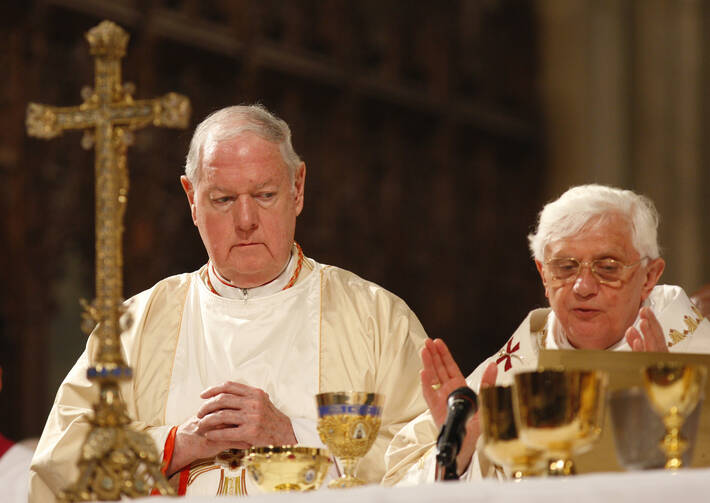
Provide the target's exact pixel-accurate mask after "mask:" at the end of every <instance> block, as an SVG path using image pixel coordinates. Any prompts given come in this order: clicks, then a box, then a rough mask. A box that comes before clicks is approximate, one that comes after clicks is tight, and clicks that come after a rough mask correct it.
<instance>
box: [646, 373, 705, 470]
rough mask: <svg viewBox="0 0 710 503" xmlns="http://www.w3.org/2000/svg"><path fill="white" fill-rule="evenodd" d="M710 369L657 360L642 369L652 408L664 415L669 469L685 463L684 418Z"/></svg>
mask: <svg viewBox="0 0 710 503" xmlns="http://www.w3.org/2000/svg"><path fill="white" fill-rule="evenodd" d="M706 377H707V368H705V367H703V366H701V365H684V364H681V363H673V362H666V363H657V364H654V365H649V366H648V367H646V368H645V369H644V371H643V385H644V389H645V390H646V395H647V396H648V401H649V402H650V403H651V407H653V409H654V410H655V411H656V412H657V413H658V414H659V415H660V416H661V419H662V420H663V425H664V426H665V429H666V434H665V436H664V437H663V439H662V440H661V442H660V447H661V450H662V451H663V452H664V453H665V455H666V465H665V467H666V469H668V470H677V469H678V468H681V467H682V466H683V460H682V458H681V456H682V454H683V452H685V450H686V449H687V448H688V442H687V440H686V439H685V438H684V437H683V435H681V432H680V430H681V428H682V426H683V423H684V422H685V418H686V417H687V416H688V414H690V412H691V411H692V410H693V409H694V408H695V406H696V405H697V403H698V401H699V400H700V397H701V395H702V393H703V391H704V390H705V379H706Z"/></svg>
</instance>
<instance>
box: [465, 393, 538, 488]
mask: <svg viewBox="0 0 710 503" xmlns="http://www.w3.org/2000/svg"><path fill="white" fill-rule="evenodd" d="M478 404H479V407H480V409H479V410H480V411H481V437H482V441H483V452H484V453H485V455H486V456H488V458H489V459H490V460H491V461H493V462H494V463H496V464H498V465H500V466H502V467H503V468H505V469H506V473H509V474H510V475H511V476H512V477H513V479H515V480H521V479H522V478H523V477H530V476H536V475H539V474H540V472H541V471H542V468H543V465H544V459H543V458H542V451H541V450H540V449H534V448H532V447H528V446H527V445H525V444H524V443H523V442H522V441H521V440H520V438H519V436H518V428H517V427H516V425H515V415H514V414H513V393H512V388H511V387H510V386H493V387H490V388H481V391H480V392H479V393H478Z"/></svg>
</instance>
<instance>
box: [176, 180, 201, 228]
mask: <svg viewBox="0 0 710 503" xmlns="http://www.w3.org/2000/svg"><path fill="white" fill-rule="evenodd" d="M180 184H181V185H182V189H183V190H184V191H185V195H186V196H187V202H188V203H189V205H190V214H191V215H192V223H194V224H195V225H197V207H196V206H195V188H194V187H193V185H192V182H191V181H190V180H189V179H188V178H187V177H186V176H185V175H182V176H181V177H180Z"/></svg>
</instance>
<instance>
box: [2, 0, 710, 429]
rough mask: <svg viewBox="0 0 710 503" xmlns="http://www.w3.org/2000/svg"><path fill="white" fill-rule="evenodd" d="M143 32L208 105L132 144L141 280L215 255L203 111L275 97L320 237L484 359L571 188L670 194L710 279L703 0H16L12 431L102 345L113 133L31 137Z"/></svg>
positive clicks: (157, 65) (132, 271)
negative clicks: (108, 40)
mask: <svg viewBox="0 0 710 503" xmlns="http://www.w3.org/2000/svg"><path fill="white" fill-rule="evenodd" d="M103 19H110V20H112V21H114V22H116V23H118V24H119V25H120V26H122V27H123V28H124V29H125V30H126V31H128V32H129V34H130V36H131V38H130V42H129V46H128V54H127V56H126V58H125V59H124V64H123V78H124V81H130V82H133V83H135V85H136V93H135V95H134V96H135V97H136V98H152V97H156V96H159V95H162V94H164V93H166V92H170V91H175V92H180V93H183V94H185V95H187V96H188V97H189V98H190V100H191V101H192V107H193V115H192V119H191V125H190V128H189V130H186V131H182V130H168V129H158V128H146V129H142V130H140V131H138V132H136V134H135V144H134V145H133V146H132V147H130V149H129V153H128V165H129V170H130V175H131V189H130V193H129V203H128V209H127V214H126V231H125V234H124V258H125V264H124V278H125V283H124V285H125V295H126V297H128V296H131V295H133V294H135V293H137V292H139V291H141V290H144V289H145V288H148V287H150V286H151V285H153V284H154V283H155V282H156V281H158V280H159V279H161V278H163V277H165V276H168V275H171V274H177V273H181V272H186V271H192V270H195V269H197V268H199V267H200V266H201V265H202V264H204V263H205V261H206V254H205V252H204V249H203V247H202V245H201V242H200V239H199V235H198V233H197V231H196V229H195V228H194V227H193V226H192V222H191V220H190V217H189V213H188V207H187V203H186V199H185V196H184V194H183V192H182V189H181V187H180V185H179V183H178V177H179V175H180V174H181V173H182V169H183V160H184V156H185V154H186V152H187V146H188V142H189V139H190V136H191V130H192V129H193V128H194V126H195V125H196V124H197V123H198V122H199V121H200V120H202V119H203V118H204V117H205V116H206V115H207V114H208V113H210V112H212V111H214V110H216V109H218V108H221V107H223V106H227V105H231V104H238V103H251V102H255V101H258V102H261V103H263V104H264V105H266V106H267V107H268V108H269V109H271V110H272V111H273V112H275V113H276V114H277V115H279V116H281V117H282V118H284V119H285V120H286V121H287V122H288V123H289V124H290V126H291V128H292V131H293V142H294V146H295V149H296V151H297V152H298V153H299V154H300V155H301V156H302V158H303V159H304V160H305V161H306V164H307V167H308V176H307V179H306V200H305V209H304V211H303V213H302V215H301V216H300V217H299V220H298V225H297V231H296V239H297V241H298V242H299V243H300V244H301V245H302V247H303V249H304V251H305V253H306V255H308V256H310V257H312V258H314V259H316V260H318V261H320V262H323V263H328V264H333V265H338V266H340V267H343V268H346V269H349V270H352V271H353V272H355V273H357V274H358V275H360V276H362V277H364V278H367V279H369V280H371V281H374V282H376V283H379V284H381V285H383V286H384V287H386V288H387V289H389V290H391V291H392V292H394V293H395V294H397V295H399V296H400V297H402V298H403V299H404V300H405V301H406V302H407V303H408V304H409V306H410V307H411V308H412V309H413V310H414V311H415V312H416V313H417V315H418V316H419V318H420V320H421V322H422V324H423V325H424V327H425V328H426V330H427V332H428V334H429V335H430V336H431V337H441V338H443V339H444V340H446V342H447V343H449V345H450V346H451V347H452V350H453V351H454V354H455V356H456V359H457V360H458V361H459V363H460V364H461V367H462V369H463V370H464V372H465V373H468V372H470V371H472V370H473V369H474V368H475V366H476V365H477V364H478V363H479V362H480V361H481V360H483V359H484V358H485V357H487V356H489V355H490V354H492V353H494V352H495V351H497V350H498V348H499V347H500V346H501V345H503V344H504V343H505V341H506V340H507V338H508V337H509V336H510V334H511V333H512V332H513V331H514V329H515V328H516V327H517V326H518V324H519V323H520V322H521V321H522V319H523V318H524V317H525V315H526V314H527V312H528V311H529V310H530V309H532V308H535V307H541V306H545V305H546V302H545V298H544V295H543V290H542V288H541V286H540V283H539V280H538V277H537V272H536V270H535V267H534V264H533V262H532V260H531V259H530V258H529V252H528V249H527V240H526V236H527V234H528V233H529V232H530V231H531V230H532V229H533V228H534V225H535V220H536V215H537V212H538V211H539V210H540V208H541V207H542V205H543V204H544V203H545V202H546V201H547V200H549V199H551V198H554V197H556V196H557V195H559V194H560V193H561V192H562V191H563V190H565V189H566V188H568V187H569V186H570V185H575V184H579V183H590V182H598V183H606V184H612V185H617V186H622V187H625V188H631V189H634V190H637V191H640V192H642V193H644V194H646V195H648V196H650V197H651V198H652V199H653V200H654V201H655V202H656V204H657V206H658V208H659V210H660V212H661V215H662V221H661V244H662V245H663V251H664V255H665V258H666V260H667V261H668V267H667V269H666V273H665V275H664V278H663V281H664V282H668V283H675V284H680V285H682V286H684V287H685V288H686V290H687V291H688V292H692V291H694V290H695V289H697V288H698V287H699V286H700V285H701V284H703V283H707V282H709V281H710V253H709V250H710V238H709V237H708V236H710V232H708V231H710V221H709V219H708V217H707V215H708V210H707V209H705V202H706V201H707V199H708V196H709V195H710V170H709V169H708V168H707V161H708V159H707V157H708V155H709V154H710V152H709V150H708V147H707V145H708V144H710V142H708V141H707V140H708V139H709V136H710V124H709V122H708V119H710V100H708V98H707V93H706V92H705V90H706V89H707V88H708V78H709V77H708V76H709V75H710V72H709V70H710V58H709V56H710V40H709V38H708V37H710V30H704V27H705V26H706V25H707V24H708V23H709V22H710V3H708V2H703V1H701V0H537V1H536V0H448V1H443V2H432V1H428V0H408V1H406V2H405V1H396V0H358V1H349V0H294V1H289V0H222V1H220V0H28V1H21V0H9V1H8V0H6V1H4V2H2V5H1V6H0V51H1V52H0V65H1V68H2V70H3V71H2V79H0V106H1V107H2V108H1V110H2V113H1V114H0V172H1V174H2V184H0V211H2V218H1V219H0V258H1V259H2V262H1V265H2V267H1V269H0V271H1V272H0V284H2V288H1V290H0V365H2V367H3V369H4V383H3V384H4V385H3V390H2V393H0V414H1V416H0V431H2V432H3V433H4V434H5V435H7V436H8V437H10V438H14V439H21V438H24V437H27V436H35V435H39V433H40V432H41V430H42V427H43V426H44V422H45V419H46V414H47V412H48V411H49V408H50V406H51V403H52V400H53V398H54V395H55V393H56V390H57V387H58V385H59V383H60V382H61V380H62V379H63V377H64V376H65V374H66V373H67V371H68V370H69V368H70V367H71V365H72V364H73V363H74V361H75V360H76V358H77V357H78V356H79V354H80V353H81V351H82V350H83V347H84V345H85V343H86V339H85V336H84V335H83V334H82V332H81V331H80V329H79V322H80V307H79V303H78V299H79V298H86V299H91V298H93V288H94V232H93V222H94V198H93V194H94V190H93V186H94V173H93V163H94V152H93V150H91V151H86V150H83V149H82V148H81V146H80V140H81V133H79V132H74V133H67V134H65V135H64V136H62V137H60V138H57V139H54V140H51V141H43V140H38V139H34V138H29V137H28V136H27V135H26V133H25V125H24V120H25V110H26V107H27V104H28V102H30V101H34V102H39V103H44V104H49V105H58V106H59V105H61V106H70V105H78V104H80V103H81V101H82V100H81V98H80V91H81V89H82V87H84V86H87V85H92V84H93V79H94V75H93V60H92V58H91V57H90V55H89V52H88V44H87V43H86V41H85V39H84V33H85V32H86V31H87V30H89V29H90V28H92V27H94V26H95V25H97V24H98V23H99V22H100V21H101V20H103Z"/></svg>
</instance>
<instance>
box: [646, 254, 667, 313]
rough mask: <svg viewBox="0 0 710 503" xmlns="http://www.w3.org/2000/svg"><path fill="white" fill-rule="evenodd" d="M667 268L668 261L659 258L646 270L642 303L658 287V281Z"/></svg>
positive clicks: (650, 263) (649, 264)
mask: <svg viewBox="0 0 710 503" xmlns="http://www.w3.org/2000/svg"><path fill="white" fill-rule="evenodd" d="M665 268H666V261H665V260H663V259H662V258H660V257H659V258H657V259H653V260H651V261H650V262H649V263H648V265H647V266H646V267H645V269H646V277H645V278H644V282H643V286H642V287H641V302H643V301H644V300H646V298H647V297H648V296H649V295H651V290H653V287H655V286H656V284H657V283H658V280H659V279H660V278H661V274H663V271H664V269H665Z"/></svg>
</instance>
